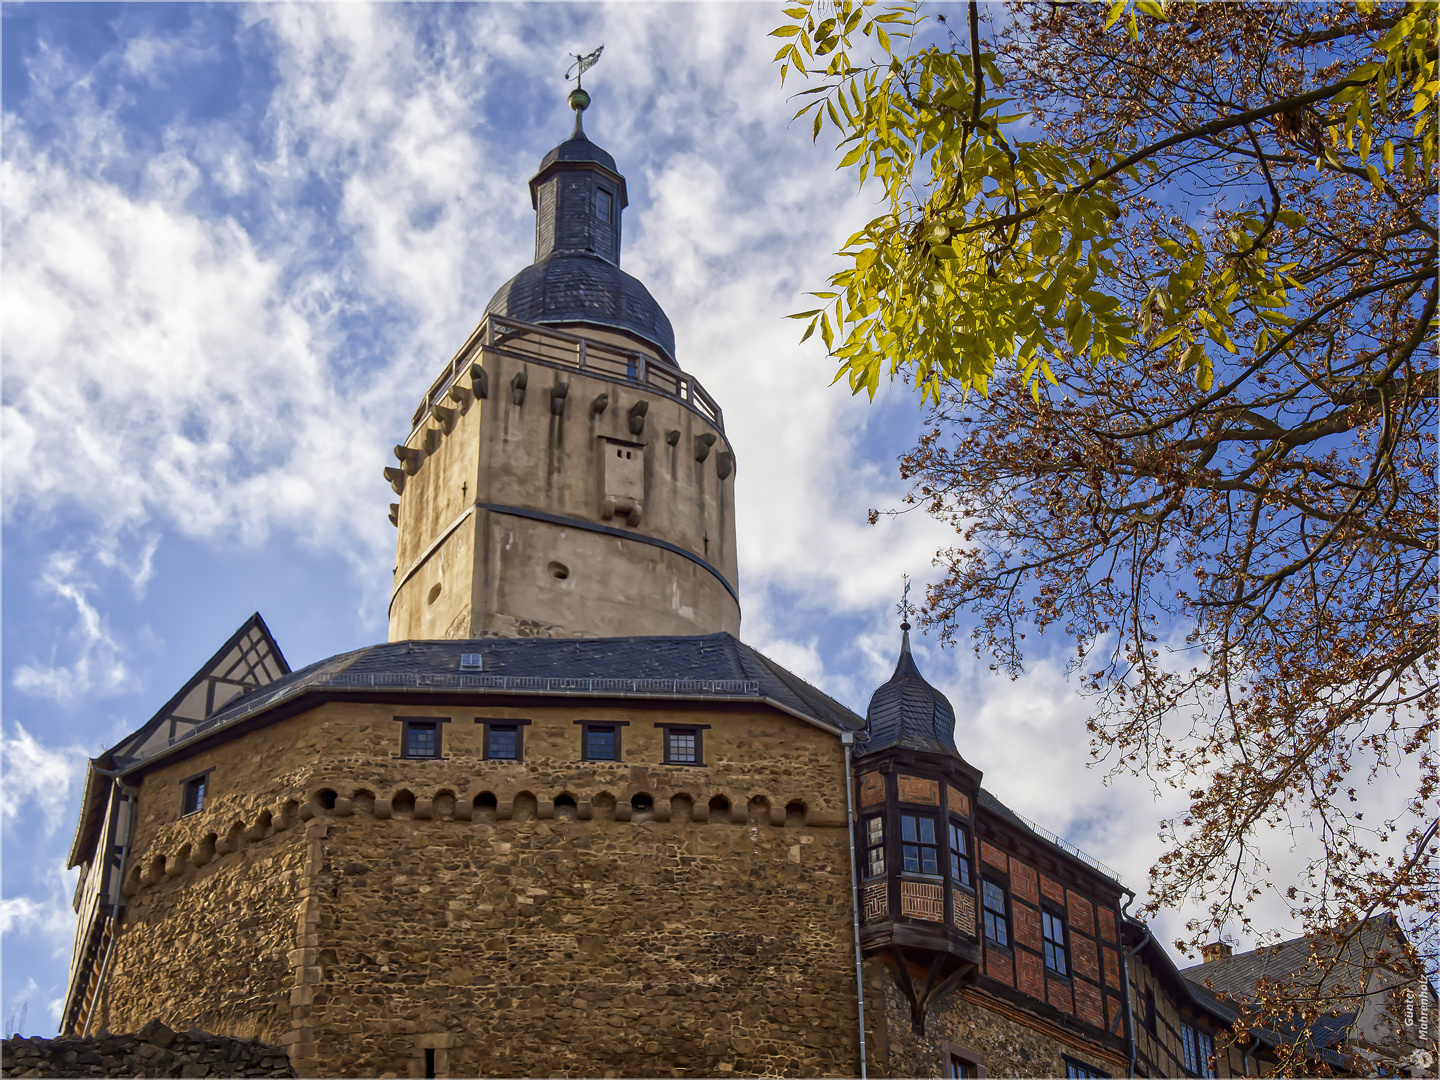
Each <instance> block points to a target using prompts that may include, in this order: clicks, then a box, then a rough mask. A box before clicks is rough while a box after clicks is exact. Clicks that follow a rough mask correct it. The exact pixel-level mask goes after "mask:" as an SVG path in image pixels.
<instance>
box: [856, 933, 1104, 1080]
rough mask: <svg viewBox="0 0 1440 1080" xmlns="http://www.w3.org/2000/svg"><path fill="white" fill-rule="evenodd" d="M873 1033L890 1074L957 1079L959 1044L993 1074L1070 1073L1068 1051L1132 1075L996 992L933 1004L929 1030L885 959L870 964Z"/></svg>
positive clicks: (969, 992)
mask: <svg viewBox="0 0 1440 1080" xmlns="http://www.w3.org/2000/svg"><path fill="white" fill-rule="evenodd" d="M865 999H866V1013H867V1028H868V1036H867V1037H868V1038H870V1039H871V1040H874V1041H875V1043H876V1049H875V1051H874V1054H873V1057H872V1060H876V1059H879V1063H880V1068H879V1069H878V1070H877V1074H878V1075H882V1076H949V1075H950V1070H949V1064H950V1062H949V1055H950V1052H951V1050H952V1048H959V1049H962V1050H967V1051H970V1052H971V1053H974V1054H978V1055H979V1056H980V1057H981V1058H982V1059H983V1062H984V1066H985V1071H986V1075H988V1076H1064V1075H1066V1069H1065V1061H1064V1058H1065V1056H1069V1057H1071V1058H1074V1059H1076V1060H1077V1061H1082V1062H1085V1063H1086V1064H1089V1065H1091V1066H1094V1067H1097V1068H1099V1069H1100V1070H1101V1071H1103V1072H1108V1073H1110V1074H1111V1075H1112V1076H1124V1075H1125V1069H1126V1066H1127V1063H1126V1062H1124V1061H1123V1060H1121V1059H1119V1058H1115V1057H1113V1055H1112V1054H1111V1053H1110V1052H1108V1051H1106V1050H1103V1049H1101V1048H1100V1047H1097V1046H1092V1045H1090V1044H1088V1043H1086V1042H1084V1041H1082V1040H1077V1039H1074V1038H1067V1037H1064V1035H1063V1033H1061V1032H1060V1031H1058V1030H1057V1029H1055V1028H1053V1027H1052V1026H1051V1025H1048V1024H1045V1023H1043V1022H1041V1021H1038V1020H1035V1019H1034V1018H1024V1017H1023V1014H1022V1013H1020V1011H1019V1010H1017V1009H1015V1008H1014V1007H1013V1006H1007V1005H1006V1004H1005V1003H1003V1002H999V1001H997V1000H995V999H993V998H990V997H988V996H987V995H986V994H985V993H984V992H983V991H981V990H978V989H976V988H974V987H971V988H968V989H965V990H961V991H958V992H955V993H952V994H949V995H947V996H946V997H945V998H943V999H942V1000H940V1001H939V1002H936V1003H932V1004H931V1006H930V1008H929V1010H928V1011H927V1013H926V1016H925V1034H924V1035H923V1036H921V1035H917V1034H916V1033H915V1030H914V1028H913V1026H912V1025H911V1023H910V1005H909V1003H908V1002H907V1001H906V1000H905V995H904V993H903V992H902V991H901V990H900V988H899V985H898V984H897V983H896V980H895V975H894V973H893V972H892V971H891V970H890V968H889V967H888V966H887V965H886V964H885V963H884V962H882V961H880V960H878V959H875V960H869V961H867V962H866V965H865Z"/></svg>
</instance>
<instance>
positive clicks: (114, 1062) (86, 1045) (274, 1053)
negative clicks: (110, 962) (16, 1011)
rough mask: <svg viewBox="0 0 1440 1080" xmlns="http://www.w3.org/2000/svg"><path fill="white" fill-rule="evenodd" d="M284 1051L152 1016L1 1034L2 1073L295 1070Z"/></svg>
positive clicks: (157, 1073)
mask: <svg viewBox="0 0 1440 1080" xmlns="http://www.w3.org/2000/svg"><path fill="white" fill-rule="evenodd" d="M294 1075H295V1070H294V1069H293V1068H291V1067H290V1061H289V1059H288V1058H287V1057H286V1056H285V1051H284V1050H283V1049H281V1048H280V1047H278V1046H269V1045H267V1044H265V1043H262V1042H256V1041H254V1040H251V1039H231V1038H227V1037H225V1036H223V1035H210V1034H207V1033H206V1032H203V1031H199V1030H191V1031H186V1032H183V1033H177V1032H174V1031H171V1030H170V1029H169V1028H168V1027H166V1026H165V1025H164V1024H162V1023H160V1022H159V1021H158V1020H152V1021H151V1022H150V1023H148V1024H146V1025H145V1027H144V1028H142V1029H141V1030H140V1032H139V1033H138V1034H135V1035H98V1036H94V1037H92V1038H88V1039H63V1038H62V1039H39V1038H30V1039H27V1038H24V1037H19V1038H11V1039H6V1040H5V1047H4V1058H3V1061H0V1076H181V1077H204V1076H294Z"/></svg>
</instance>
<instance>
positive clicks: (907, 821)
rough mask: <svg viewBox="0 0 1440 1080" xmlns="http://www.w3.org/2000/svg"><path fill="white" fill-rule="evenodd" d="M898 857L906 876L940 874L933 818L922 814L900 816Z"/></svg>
mask: <svg viewBox="0 0 1440 1080" xmlns="http://www.w3.org/2000/svg"><path fill="white" fill-rule="evenodd" d="M900 856H901V865H902V867H903V868H904V871H905V873H907V874H938V873H940V847H939V844H938V843H937V841H936V836H935V819H934V818H932V817H928V816H926V815H924V814H901V815H900Z"/></svg>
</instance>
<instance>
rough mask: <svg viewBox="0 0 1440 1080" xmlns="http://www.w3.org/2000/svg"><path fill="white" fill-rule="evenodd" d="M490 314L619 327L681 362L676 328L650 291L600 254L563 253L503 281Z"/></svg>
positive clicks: (548, 323) (557, 323)
mask: <svg viewBox="0 0 1440 1080" xmlns="http://www.w3.org/2000/svg"><path fill="white" fill-rule="evenodd" d="M485 314H486V315H492V314H496V315H508V316H509V317H510V318H512V319H519V320H521V321H522V322H530V323H540V324H542V325H546V326H603V327H607V328H609V329H612V330H619V331H620V332H622V333H626V334H633V335H634V336H635V337H637V338H639V339H640V340H641V341H644V342H646V343H648V344H650V345H653V346H655V347H656V348H657V349H659V350H660V352H661V354H662V355H663V356H664V357H665V359H666V360H668V361H670V362H671V363H672V364H673V363H675V330H674V328H673V327H671V325H670V319H669V317H668V316H667V315H666V314H665V312H664V311H662V310H661V308H660V305H659V304H658V303H656V302H655V298H654V297H653V296H651V295H650V290H648V289H647V288H645V286H644V285H642V284H641V283H640V282H639V281H637V280H636V279H635V278H633V277H631V276H630V275H629V274H627V273H625V271H623V270H621V269H620V267H618V266H616V265H615V264H614V263H612V262H610V261H609V260H607V259H602V258H601V257H600V256H598V255H591V254H587V253H583V252H566V253H559V252H557V253H556V254H553V255H551V256H550V257H549V258H547V259H544V260H542V261H540V262H538V263H532V264H531V265H530V266H527V267H526V268H525V269H524V270H521V271H520V273H518V274H516V275H515V276H514V277H513V278H511V279H510V280H509V281H507V282H506V283H505V284H504V285H501V286H500V288H499V289H498V290H497V291H496V293H495V295H494V296H493V297H492V298H491V300H490V303H488V304H486V305H485Z"/></svg>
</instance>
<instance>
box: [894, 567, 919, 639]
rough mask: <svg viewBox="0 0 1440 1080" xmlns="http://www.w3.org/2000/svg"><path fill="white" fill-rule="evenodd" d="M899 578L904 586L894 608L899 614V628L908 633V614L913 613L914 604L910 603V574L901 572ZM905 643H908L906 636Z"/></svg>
mask: <svg viewBox="0 0 1440 1080" xmlns="http://www.w3.org/2000/svg"><path fill="white" fill-rule="evenodd" d="M900 580H901V581H902V582H904V583H905V588H904V590H903V591H902V592H901V594H900V603H898V604H896V605H895V610H896V612H897V613H898V614H899V615H900V629H901V630H903V631H904V632H905V633H906V634H907V635H908V634H909V633H910V616H911V615H914V614H915V605H914V604H912V603H910V575H909V574H901V575H900ZM906 643H907V644H908V643H909V638H908V637H907V638H906Z"/></svg>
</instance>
